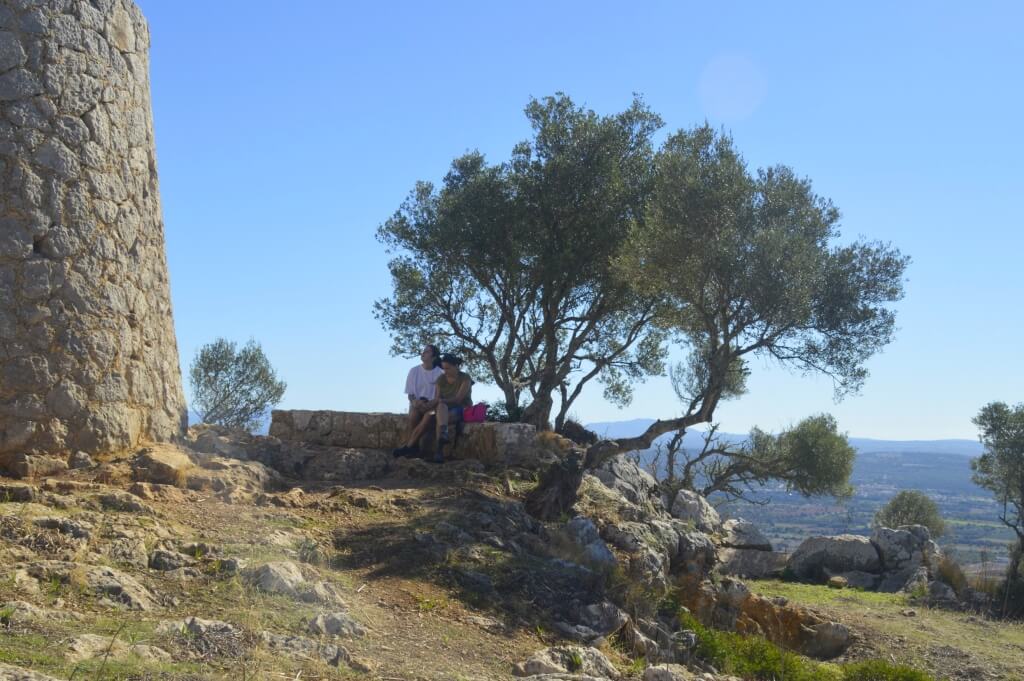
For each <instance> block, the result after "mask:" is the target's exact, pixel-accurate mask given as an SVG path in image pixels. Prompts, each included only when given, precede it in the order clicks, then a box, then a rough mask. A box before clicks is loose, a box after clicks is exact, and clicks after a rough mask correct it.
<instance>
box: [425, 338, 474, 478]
mask: <svg viewBox="0 0 1024 681" xmlns="http://www.w3.org/2000/svg"><path fill="white" fill-rule="evenodd" d="M460 366H462V360H461V359H460V358H459V357H456V356H455V355H451V354H446V355H443V356H442V357H441V370H442V371H443V372H444V373H443V374H441V375H440V376H439V377H438V378H437V382H436V383H435V384H434V385H435V387H436V390H437V394H436V400H437V450H436V454H435V455H434V459H435V460H442V459H443V455H442V453H441V447H443V446H444V445H446V444H448V441H449V438H448V426H449V425H450V424H453V423H458V422H459V421H461V420H462V410H463V409H465V408H466V407H471V406H473V379H471V378H470V377H469V374H467V373H465V372H463V371H460V370H459V367H460Z"/></svg>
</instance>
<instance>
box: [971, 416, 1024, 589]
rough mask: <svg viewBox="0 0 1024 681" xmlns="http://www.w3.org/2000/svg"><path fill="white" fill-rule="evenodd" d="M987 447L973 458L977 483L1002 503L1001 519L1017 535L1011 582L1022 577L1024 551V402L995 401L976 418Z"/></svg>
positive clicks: (972, 467)
mask: <svg viewBox="0 0 1024 681" xmlns="http://www.w3.org/2000/svg"><path fill="white" fill-rule="evenodd" d="M974 425H976V426H978V429H979V431H980V436H981V443H982V444H983V445H984V446H985V450H984V452H983V453H982V455H981V456H979V457H978V458H977V459H972V460H971V470H972V471H973V472H974V473H973V475H972V476H971V477H972V479H973V480H974V483H975V484H977V485H978V486H980V487H984V488H985V489H987V490H989V491H990V492H992V494H993V495H994V496H995V498H996V501H997V502H999V505H1000V511H999V520H1000V522H1002V523H1003V524H1004V525H1006V526H1007V527H1009V528H1010V529H1011V530H1013V532H1014V534H1016V535H1017V544H1016V547H1015V548H1014V551H1013V553H1012V556H1011V561H1010V573H1009V579H1008V582H1010V583H1014V582H1016V581H1017V580H1018V579H1019V578H1020V577H1021V575H1020V562H1021V556H1022V554H1024V404H1018V405H1016V406H1013V407H1011V406H1009V405H1008V404H1006V403H1004V402H992V403H990V404H987V405H985V406H984V407H982V408H981V411H979V412H978V415H977V416H976V417H974Z"/></svg>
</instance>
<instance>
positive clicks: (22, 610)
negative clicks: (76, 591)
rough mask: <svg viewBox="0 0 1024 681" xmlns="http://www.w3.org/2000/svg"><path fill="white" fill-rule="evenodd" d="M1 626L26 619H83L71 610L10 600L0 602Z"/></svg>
mask: <svg viewBox="0 0 1024 681" xmlns="http://www.w3.org/2000/svg"><path fill="white" fill-rule="evenodd" d="M0 613H2V616H0V626H3V625H8V624H12V623H18V622H26V621H33V620H35V621H43V622H45V621H48V620H68V619H74V620H78V619H81V618H82V616H81V615H79V614H78V613H76V612H72V611H69V610H48V609H46V608H40V607H37V606H35V605H32V604H31V603H27V602H25V601H8V602H7V603H3V604H0Z"/></svg>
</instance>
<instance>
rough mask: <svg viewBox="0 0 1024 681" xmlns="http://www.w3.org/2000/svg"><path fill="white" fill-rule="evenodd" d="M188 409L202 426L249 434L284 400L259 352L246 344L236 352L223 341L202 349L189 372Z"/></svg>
mask: <svg viewBox="0 0 1024 681" xmlns="http://www.w3.org/2000/svg"><path fill="white" fill-rule="evenodd" d="M189 378H190V379H191V383H192V408H193V409H195V411H196V412H198V413H199V417H200V419H202V421H203V422H204V423H214V424H217V425H221V426H228V427H230V428H241V429H244V430H249V431H253V430H255V429H256V428H258V427H259V424H260V421H261V420H262V419H263V418H264V416H265V414H266V413H267V410H268V409H270V408H272V407H273V406H275V405H276V404H277V403H278V402H280V401H281V398H282V397H283V396H284V391H285V388H286V387H287V385H286V384H285V382H284V381H279V380H278V379H277V375H276V374H275V373H274V369H273V367H271V366H270V361H269V360H267V357H266V355H264V354H263V348H261V347H260V344H259V343H257V342H256V341H254V340H250V341H249V342H248V343H246V344H245V345H244V346H243V347H242V348H241V349H240V350H239V349H238V347H237V345H236V344H235V343H233V342H231V341H228V340H225V339H223V338H218V339H217V340H215V341H213V342H212V343H209V344H207V345H204V346H203V347H201V348H200V349H199V351H198V352H197V353H196V356H195V358H194V359H193V360H192V366H191V367H190V369H189Z"/></svg>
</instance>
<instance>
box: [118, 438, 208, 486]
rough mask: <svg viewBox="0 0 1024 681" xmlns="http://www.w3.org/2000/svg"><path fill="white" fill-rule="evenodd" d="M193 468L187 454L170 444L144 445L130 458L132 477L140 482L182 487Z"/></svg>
mask: <svg viewBox="0 0 1024 681" xmlns="http://www.w3.org/2000/svg"><path fill="white" fill-rule="evenodd" d="M193 468H194V464H193V463H192V459H191V458H189V455H188V454H187V453H186V452H185V451H184V450H182V449H179V448H178V447H174V446H172V445H154V446H152V447H146V448H145V449H141V450H139V452H138V453H137V454H136V455H135V458H134V459H132V477H133V478H134V479H135V480H137V481H140V482H153V483H156V484H158V485H174V486H175V487H184V486H185V483H186V481H187V480H188V474H189V472H190V471H191V470H192V469H193Z"/></svg>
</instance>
